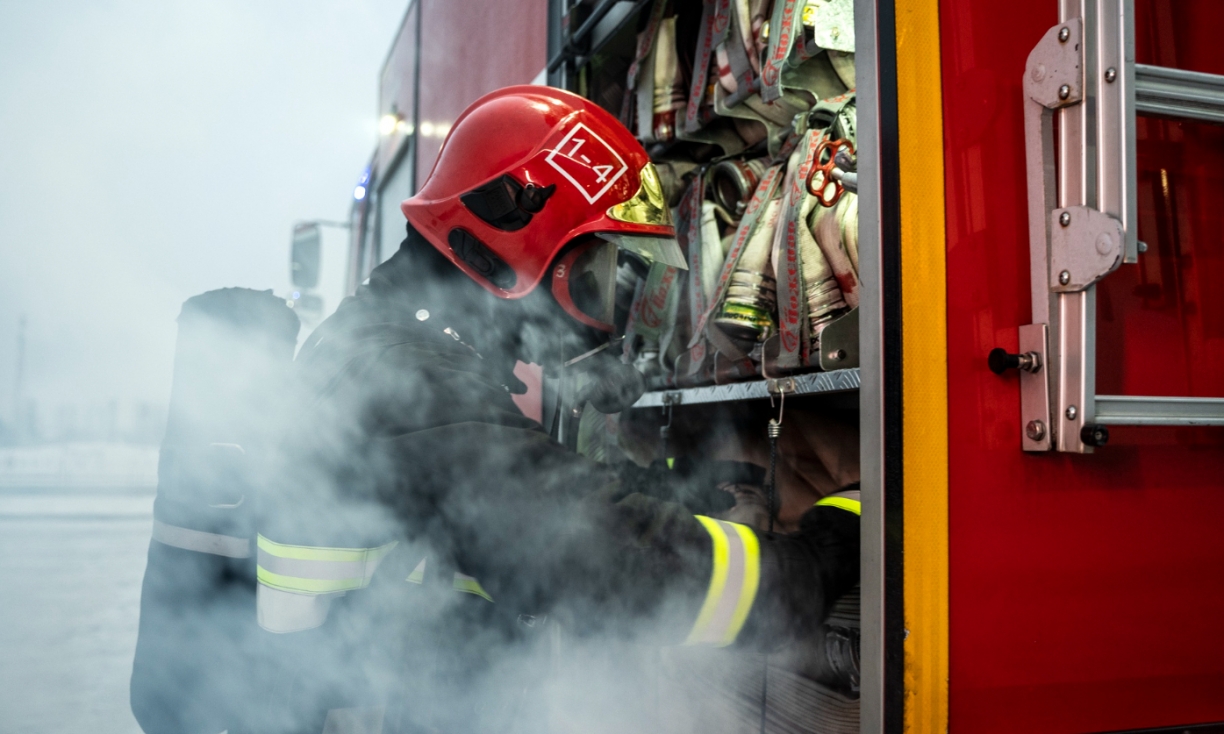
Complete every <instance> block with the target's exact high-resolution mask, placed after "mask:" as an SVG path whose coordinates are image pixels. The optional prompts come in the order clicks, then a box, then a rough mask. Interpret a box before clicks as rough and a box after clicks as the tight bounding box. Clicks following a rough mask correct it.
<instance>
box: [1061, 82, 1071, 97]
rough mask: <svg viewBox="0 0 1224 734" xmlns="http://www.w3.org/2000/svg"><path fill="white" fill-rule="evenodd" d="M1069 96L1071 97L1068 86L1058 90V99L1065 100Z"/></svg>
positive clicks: (1065, 85)
mask: <svg viewBox="0 0 1224 734" xmlns="http://www.w3.org/2000/svg"><path fill="white" fill-rule="evenodd" d="M1070 96H1071V87H1070V85H1067V84H1064V85H1062V86H1061V87H1059V88H1058V98H1059V99H1066V98H1067V97H1070Z"/></svg>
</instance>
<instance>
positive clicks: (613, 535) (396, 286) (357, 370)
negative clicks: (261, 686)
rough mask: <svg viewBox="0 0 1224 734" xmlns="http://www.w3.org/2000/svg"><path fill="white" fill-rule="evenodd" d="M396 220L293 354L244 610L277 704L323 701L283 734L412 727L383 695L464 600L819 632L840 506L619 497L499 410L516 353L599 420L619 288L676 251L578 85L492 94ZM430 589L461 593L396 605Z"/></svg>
mask: <svg viewBox="0 0 1224 734" xmlns="http://www.w3.org/2000/svg"><path fill="white" fill-rule="evenodd" d="M402 211H403V213H404V215H405V216H406V217H407V220H408V223H407V231H408V236H407V238H406V239H405V240H404V242H403V243H402V245H401V246H400V249H399V250H398V251H397V252H396V253H395V255H393V256H392V257H391V258H390V259H388V260H387V261H386V262H385V263H383V264H382V265H380V266H379V267H377V268H375V269H374V270H373V272H372V274H371V276H370V278H369V281H368V283H367V284H365V285H363V286H361V287H360V288H359V289H358V292H357V294H356V295H355V296H354V297H351V298H348V299H346V300H345V301H344V302H343V303H342V304H341V305H340V307H339V308H338V310H337V312H336V313H335V314H334V315H333V316H331V317H330V318H329V319H327V321H325V322H324V323H323V324H322V325H321V326H320V327H319V328H318V329H317V330H316V331H315V332H314V333H313V334H312V335H311V336H310V338H309V339H308V340H307V341H306V343H305V344H304V345H303V347H302V349H301V351H300V353H299V355H298V357H297V360H296V368H297V372H298V374H297V377H298V379H297V383H296V384H297V389H300V390H301V391H302V393H301V395H300V396H299V397H298V400H297V403H298V404H299V405H300V406H302V408H301V410H300V411H295V412H294V414H293V415H292V417H291V420H289V421H287V425H286V428H285V432H284V433H285V437H286V438H285V442H284V446H283V449H282V451H281V464H280V469H279V470H278V471H277V472H275V474H276V476H277V478H278V480H277V481H276V482H275V483H274V484H273V486H271V487H270V489H269V493H268V502H269V504H268V505H267V507H266V508H265V513H264V519H263V520H262V522H261V526H260V530H259V536H258V539H257V560H258V579H259V586H258V601H257V607H258V618H259V623H260V625H261V627H263V628H264V629H265V630H267V631H268V632H270V633H273V635H274V636H276V637H277V638H278V640H277V641H276V642H274V643H273V644H272V645H271V646H270V648H269V649H270V650H272V651H273V652H272V653H271V654H272V655H273V657H274V658H275V659H276V664H275V665H274V666H273V667H274V668H276V665H279V666H280V667H279V668H277V669H275V670H274V672H272V673H270V674H269V676H270V677H269V678H268V680H269V688H268V689H267V690H269V691H273V692H272V693H269V694H268V696H269V702H270V704H271V708H270V710H276V711H277V712H278V714H277V715H280V716H285V713H284V712H285V711H286V710H295V711H301V710H304V709H308V708H309V707H310V705H314V706H316V707H317V709H318V710H317V711H316V712H315V713H312V714H309V715H304V716H303V717H299V718H298V719H295V720H294V721H293V722H292V723H291V724H286V725H284V726H283V727H282V728H283V729H284V730H287V731H319V730H320V729H322V730H325V731H342V730H343V731H349V730H352V731H379V730H383V731H392V730H397V728H399V729H402V728H406V726H407V725H406V724H404V723H403V722H404V720H403V719H402V716H401V714H396V713H394V712H393V711H391V710H389V709H385V708H384V706H385V702H386V700H387V699H388V698H389V697H393V696H396V695H399V694H400V693H402V692H403V691H404V690H407V689H408V688H411V686H405V683H404V680H405V677H406V676H409V677H410V676H411V675H418V678H423V677H425V676H426V675H427V674H426V673H422V671H426V670H436V667H435V668H430V667H429V666H428V665H427V664H426V663H425V662H424V661H423V659H420V658H415V659H414V658H412V656H413V655H423V654H425V653H422V652H420V651H422V650H428V649H430V644H431V643H435V646H436V644H452V643H462V642H464V640H458V639H455V638H453V637H452V638H450V639H448V640H446V641H445V643H439V640H438V639H437V637H438V634H439V632H438V630H441V629H443V628H445V627H446V624H445V623H442V624H440V625H435V624H433V623H432V622H431V621H430V620H434V621H437V620H438V619H439V618H447V619H450V618H454V617H455V616H464V615H466V614H467V613H466V612H456V609H457V608H458V607H457V606H456V605H459V604H468V603H473V604H476V605H477V607H478V608H479V609H483V610H493V609H496V610H501V611H500V612H493V611H487V612H482V613H476V614H475V615H467V618H469V619H474V618H478V617H480V615H481V614H485V615H486V617H488V616H489V615H496V614H499V613H500V614H503V615H505V616H504V618H505V619H518V620H519V621H520V622H521V621H522V620H523V619H528V620H530V619H533V618H534V616H535V615H540V614H543V613H561V614H563V617H564V619H566V620H567V625H568V626H569V628H570V629H572V630H574V631H575V632H576V633H578V634H583V633H596V632H598V633H602V634H626V635H630V634H638V633H640V632H641V631H642V630H650V637H649V639H652V640H657V641H658V642H661V643H665V644H666V643H674V644H680V643H687V644H703V645H719V646H725V645H730V644H732V643H736V644H746V645H753V646H757V647H761V648H765V649H768V648H770V647H773V646H777V645H780V644H782V643H783V642H785V641H787V640H793V639H799V638H803V637H805V636H811V635H812V634H814V630H815V628H817V627H818V626H819V625H820V623H821V621H822V619H823V617H824V615H825V614H826V612H827V610H828V608H829V606H830V604H831V603H832V602H833V601H834V600H835V599H836V598H837V597H838V596H840V595H841V594H843V593H844V592H846V591H848V590H849V589H851V588H852V587H853V586H854V585H855V584H856V583H857V581H858V569H859V560H858V559H859V540H858V538H859V531H858V502H857V496H856V495H855V496H851V495H845V496H835V497H832V498H826V500H822V502H821V503H819V504H818V505H817V506H815V507H813V508H812V509H811V510H810V511H809V512H808V513H807V514H806V515H805V516H804V518H803V521H802V527H801V530H800V531H799V532H798V533H796V534H794V535H780V534H772V533H765V532H758V531H756V530H753V529H751V528H749V527H748V526H745V525H739V524H735V523H730V522H725V521H721V520H717V519H714V518H710V517H704V516H695V515H694V514H693V513H692V512H691V511H689V510H687V509H686V508H685V507H683V506H681V505H678V504H674V503H669V502H665V501H663V500H660V499H657V498H655V497H651V496H648V495H646V494H642V493H640V492H632V491H631V490H630V489H628V488H627V487H628V486H630V485H629V484H627V483H622V482H621V481H620V478H619V477H618V476H617V474H616V473H615V472H614V471H613V470H611V469H609V468H608V467H606V466H603V465H600V464H596V463H594V462H591V461H589V460H587V459H586V458H584V457H582V456H580V455H578V454H576V453H574V452H572V451H570V450H568V449H566V448H565V447H564V446H563V445H561V444H559V443H557V442H556V441H554V440H551V439H550V438H549V436H548V434H547V433H545V431H544V430H543V429H542V427H541V425H540V424H539V423H537V422H536V421H534V420H532V419H530V418H527V417H525V416H524V415H523V413H522V412H521V411H520V410H519V409H518V408H517V407H516V406H515V404H514V402H513V401H512V394H513V393H516V392H523V391H524V390H525V387H524V386H523V384H522V383H521V382H519V380H518V379H517V378H516V377H515V376H514V374H513V367H514V364H515V362H516V361H518V360H521V361H524V362H534V363H537V364H541V365H543V366H544V367H545V369H546V370H548V371H549V372H550V373H551V374H558V373H559V372H560V371H564V372H565V374H566V375H567V379H579V378H578V376H579V375H585V376H586V377H587V380H586V382H587V384H588V385H589V386H590V387H588V389H587V391H586V393H585V396H586V397H587V398H588V399H590V400H591V402H592V403H593V404H595V405H596V406H597V407H599V408H600V410H601V411H603V410H607V411H609V412H611V411H615V410H619V409H620V408H622V407H627V403H632V402H633V400H635V399H636V398H637V396H639V395H640V393H641V383H640V377H638V376H637V374H636V373H635V372H634V371H633V370H632V368H631V367H629V366H627V365H623V364H621V362H620V361H619V360H618V359H616V357H615V353H616V351H617V350H616V349H615V348H612V347H615V345H616V344H617V342H616V341H615V336H616V334H615V332H616V331H617V328H618V321H622V320H623V303H624V301H623V298H622V299H621V304H622V308H621V309H619V311H620V312H621V314H620V316H619V317H618V308H617V301H618V299H617V295H618V294H617V289H618V283H619V284H620V286H621V287H622V288H623V287H624V285H625V283H626V282H627V279H626V278H625V277H623V276H624V273H625V268H633V267H640V266H641V264H643V263H650V262H663V263H666V264H669V265H672V266H675V267H684V257H683V254H682V253H681V252H680V250H679V247H678V245H677V243H676V241H675V239H674V229H673V225H672V222H671V216H670V212H669V210H668V207H667V204H666V202H665V201H664V197H663V192H662V190H661V186H660V183H659V180H658V176H657V174H656V172H655V170H654V167H653V166H652V164H651V163H650V160H649V158H648V157H647V154H646V152H645V151H644V150H643V149H642V147H641V145H640V144H639V143H638V142H637V141H636V140H635V139H634V138H633V137H632V135H631V134H630V133H629V132H628V131H627V130H626V129H625V128H624V127H623V126H622V125H621V124H620V123H619V122H618V121H617V120H616V119H615V118H614V117H613V116H612V115H610V114H609V113H607V112H606V111H604V110H603V109H601V108H599V107H598V106H596V105H595V104H593V103H591V102H589V101H588V100H585V99H583V98H581V97H579V96H577V95H574V94H571V93H569V92H565V91H561V90H558V89H552V88H547V87H537V86H519V87H510V88H506V89H503V90H500V91H497V92H494V93H492V94H489V95H487V96H485V97H483V98H482V99H480V100H478V101H477V102H476V103H474V104H473V105H472V106H471V107H470V108H469V109H468V110H467V111H465V112H464V113H463V114H462V115H461V116H460V117H459V119H458V120H456V122H455V123H454V125H453V128H452V129H451V131H450V133H449V135H448V137H447V139H446V141H445V143H444V145H443V147H442V150H441V153H440V155H439V158H438V160H437V163H436V164H435V166H434V169H433V172H432V173H431V174H430V176H429V178H428V179H427V181H426V182H425V185H424V186H423V187H422V189H421V190H420V192H419V193H418V194H417V195H416V196H414V197H412V198H411V199H409V200H407V201H405V202H404V203H403V205H402ZM618 274H620V275H621V276H622V277H620V278H619V279H618ZM629 282H630V283H631V281H629ZM609 345H612V347H609ZM429 587H432V588H439V587H441V588H444V589H445V590H446V591H447V593H448V596H447V597H445V598H448V599H450V600H451V601H445V600H444V601H438V599H440V598H443V597H437V596H429V595H417V596H415V597H414V596H413V595H412V594H414V593H415V591H414V590H416V589H421V588H429ZM456 592H458V593H456ZM459 599H463V600H464V601H459ZM490 602H491V603H490ZM511 626H512V625H511ZM466 629H469V630H470V628H466ZM371 630H378V631H377V632H375V633H372V632H371ZM465 634H466V636H467V637H468V638H470V637H471V634H470V633H465ZM422 637H424V638H427V639H424V640H422V639H420V638H422ZM499 639H503V638H499ZM503 641H504V639H503ZM479 642H480V644H484V643H487V642H489V640H487V639H482V640H480V641H479ZM278 645H279V647H278ZM414 651H415V652H414ZM409 659H413V660H414V662H406V661H407V660H409ZM397 666H398V667H397ZM423 685H424V684H423ZM294 702H297V703H294ZM404 707H405V708H412V706H407V705H405V706H404ZM465 715H467V714H466V713H465ZM397 716H400V717H401V718H396V717H397ZM311 717H314V718H311ZM397 722H399V723H397ZM457 726H462V727H463V728H465V729H466V730H475V729H476V728H478V727H476V726H474V725H472V724H471V722H470V721H469V722H468V723H467V724H466V725H462V724H461V725H457ZM257 728H258V729H259V730H261V731H272V730H274V729H275V727H274V726H272V725H270V724H268V723H267V722H264V723H262V724H260V725H259V726H258V727H257Z"/></svg>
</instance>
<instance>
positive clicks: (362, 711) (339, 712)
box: [323, 706, 386, 734]
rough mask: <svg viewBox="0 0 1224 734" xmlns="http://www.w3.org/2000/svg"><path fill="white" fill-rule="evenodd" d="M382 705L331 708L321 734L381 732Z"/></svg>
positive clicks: (383, 710)
mask: <svg viewBox="0 0 1224 734" xmlns="http://www.w3.org/2000/svg"><path fill="white" fill-rule="evenodd" d="M385 711H386V709H385V708H384V707H381V706H379V707H369V708H351V709H331V710H330V711H328V712H327V719H326V720H325V721H324V722H323V734H382V726H383V714H384V712H385Z"/></svg>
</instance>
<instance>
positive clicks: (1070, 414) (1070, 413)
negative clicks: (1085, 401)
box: [1066, 405, 1079, 421]
mask: <svg viewBox="0 0 1224 734" xmlns="http://www.w3.org/2000/svg"><path fill="white" fill-rule="evenodd" d="M1077 415H1079V408H1076V407H1075V406H1074V405H1068V406H1067V412H1066V416H1067V420H1069V421H1073V420H1075V416H1077Z"/></svg>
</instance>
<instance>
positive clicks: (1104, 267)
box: [1049, 206, 1126, 293]
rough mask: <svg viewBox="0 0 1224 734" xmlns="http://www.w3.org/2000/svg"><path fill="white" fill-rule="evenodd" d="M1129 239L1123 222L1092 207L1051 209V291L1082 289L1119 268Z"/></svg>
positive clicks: (1066, 291) (1071, 291) (1064, 291)
mask: <svg viewBox="0 0 1224 734" xmlns="http://www.w3.org/2000/svg"><path fill="white" fill-rule="evenodd" d="M1125 241H1126V234H1125V233H1124V232H1123V231H1122V223H1121V222H1119V221H1118V220H1117V219H1114V218H1113V217H1111V216H1109V215H1108V214H1105V213H1102V212H1100V211H1097V210H1096V209H1093V208H1091V207H1086V206H1069V207H1067V208H1065V209H1055V210H1054V211H1052V212H1050V272H1049V276H1050V290H1051V291H1054V292H1055V293H1075V292H1077V291H1082V290H1084V289H1085V288H1087V287H1088V286H1090V285H1092V284H1093V283H1095V282H1097V281H1098V280H1100V279H1101V278H1104V277H1105V276H1106V275H1109V274H1110V273H1112V272H1113V271H1115V270H1117V269H1118V266H1119V265H1121V264H1122V250H1123V246H1124V244H1123V243H1125Z"/></svg>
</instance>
